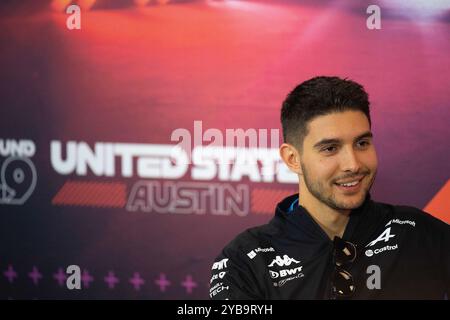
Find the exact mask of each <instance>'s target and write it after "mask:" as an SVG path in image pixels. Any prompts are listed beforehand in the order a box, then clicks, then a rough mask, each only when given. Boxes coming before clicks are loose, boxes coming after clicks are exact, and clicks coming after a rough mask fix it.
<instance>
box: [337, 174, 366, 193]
mask: <svg viewBox="0 0 450 320" xmlns="http://www.w3.org/2000/svg"><path fill="white" fill-rule="evenodd" d="M363 179H364V177H361V178H358V179H354V180H349V181H346V182H345V183H337V182H335V183H334V185H336V186H337V187H338V189H339V190H341V191H344V192H345V193H355V192H358V191H359V190H360V189H361V185H362V180H363Z"/></svg>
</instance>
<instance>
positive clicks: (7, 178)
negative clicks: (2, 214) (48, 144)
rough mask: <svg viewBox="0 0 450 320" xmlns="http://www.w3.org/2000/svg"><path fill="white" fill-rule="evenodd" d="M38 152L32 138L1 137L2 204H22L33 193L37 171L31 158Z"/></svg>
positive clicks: (0, 179) (0, 198)
mask: <svg viewBox="0 0 450 320" xmlns="http://www.w3.org/2000/svg"><path fill="white" fill-rule="evenodd" d="M35 152H36V146H35V144H34V142H33V141H31V140H18V141H16V140H13V139H7V140H4V139H0V157H2V158H5V159H4V160H3V163H2V164H1V167H0V204H12V205H22V204H24V203H25V201H27V200H28V198H29V197H30V196H31V194H32V193H33V191H34V189H35V187H36V182H37V173H36V168H35V166H34V164H33V162H32V161H31V160H30V158H31V157H32V156H34V154H35Z"/></svg>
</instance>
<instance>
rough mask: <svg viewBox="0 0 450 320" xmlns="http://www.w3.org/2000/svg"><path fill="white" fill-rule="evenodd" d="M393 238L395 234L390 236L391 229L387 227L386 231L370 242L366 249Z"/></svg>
mask: <svg viewBox="0 0 450 320" xmlns="http://www.w3.org/2000/svg"><path fill="white" fill-rule="evenodd" d="M393 237H395V234H391V227H389V228H387V229H386V230H384V232H383V233H382V234H380V236H379V237H378V238H376V239H375V240H373V241H372V242H370V243H369V244H368V245H367V246H366V247H371V246H373V245H374V244H376V243H377V242H378V241H382V240H384V242H388V241H389V239H391V238H393Z"/></svg>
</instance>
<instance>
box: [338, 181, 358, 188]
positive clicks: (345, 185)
mask: <svg viewBox="0 0 450 320" xmlns="http://www.w3.org/2000/svg"><path fill="white" fill-rule="evenodd" d="M358 182H359V181H354V182H350V183H340V184H339V185H341V186H344V187H353V186H356V185H357V184H358Z"/></svg>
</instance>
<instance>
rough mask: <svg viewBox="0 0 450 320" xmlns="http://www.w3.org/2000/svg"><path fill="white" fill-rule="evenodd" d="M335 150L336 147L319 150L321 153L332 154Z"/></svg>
mask: <svg viewBox="0 0 450 320" xmlns="http://www.w3.org/2000/svg"><path fill="white" fill-rule="evenodd" d="M336 150H337V147H336V146H328V147H325V148H323V149H322V150H320V151H321V152H325V153H333V152H335V151H336Z"/></svg>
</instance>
